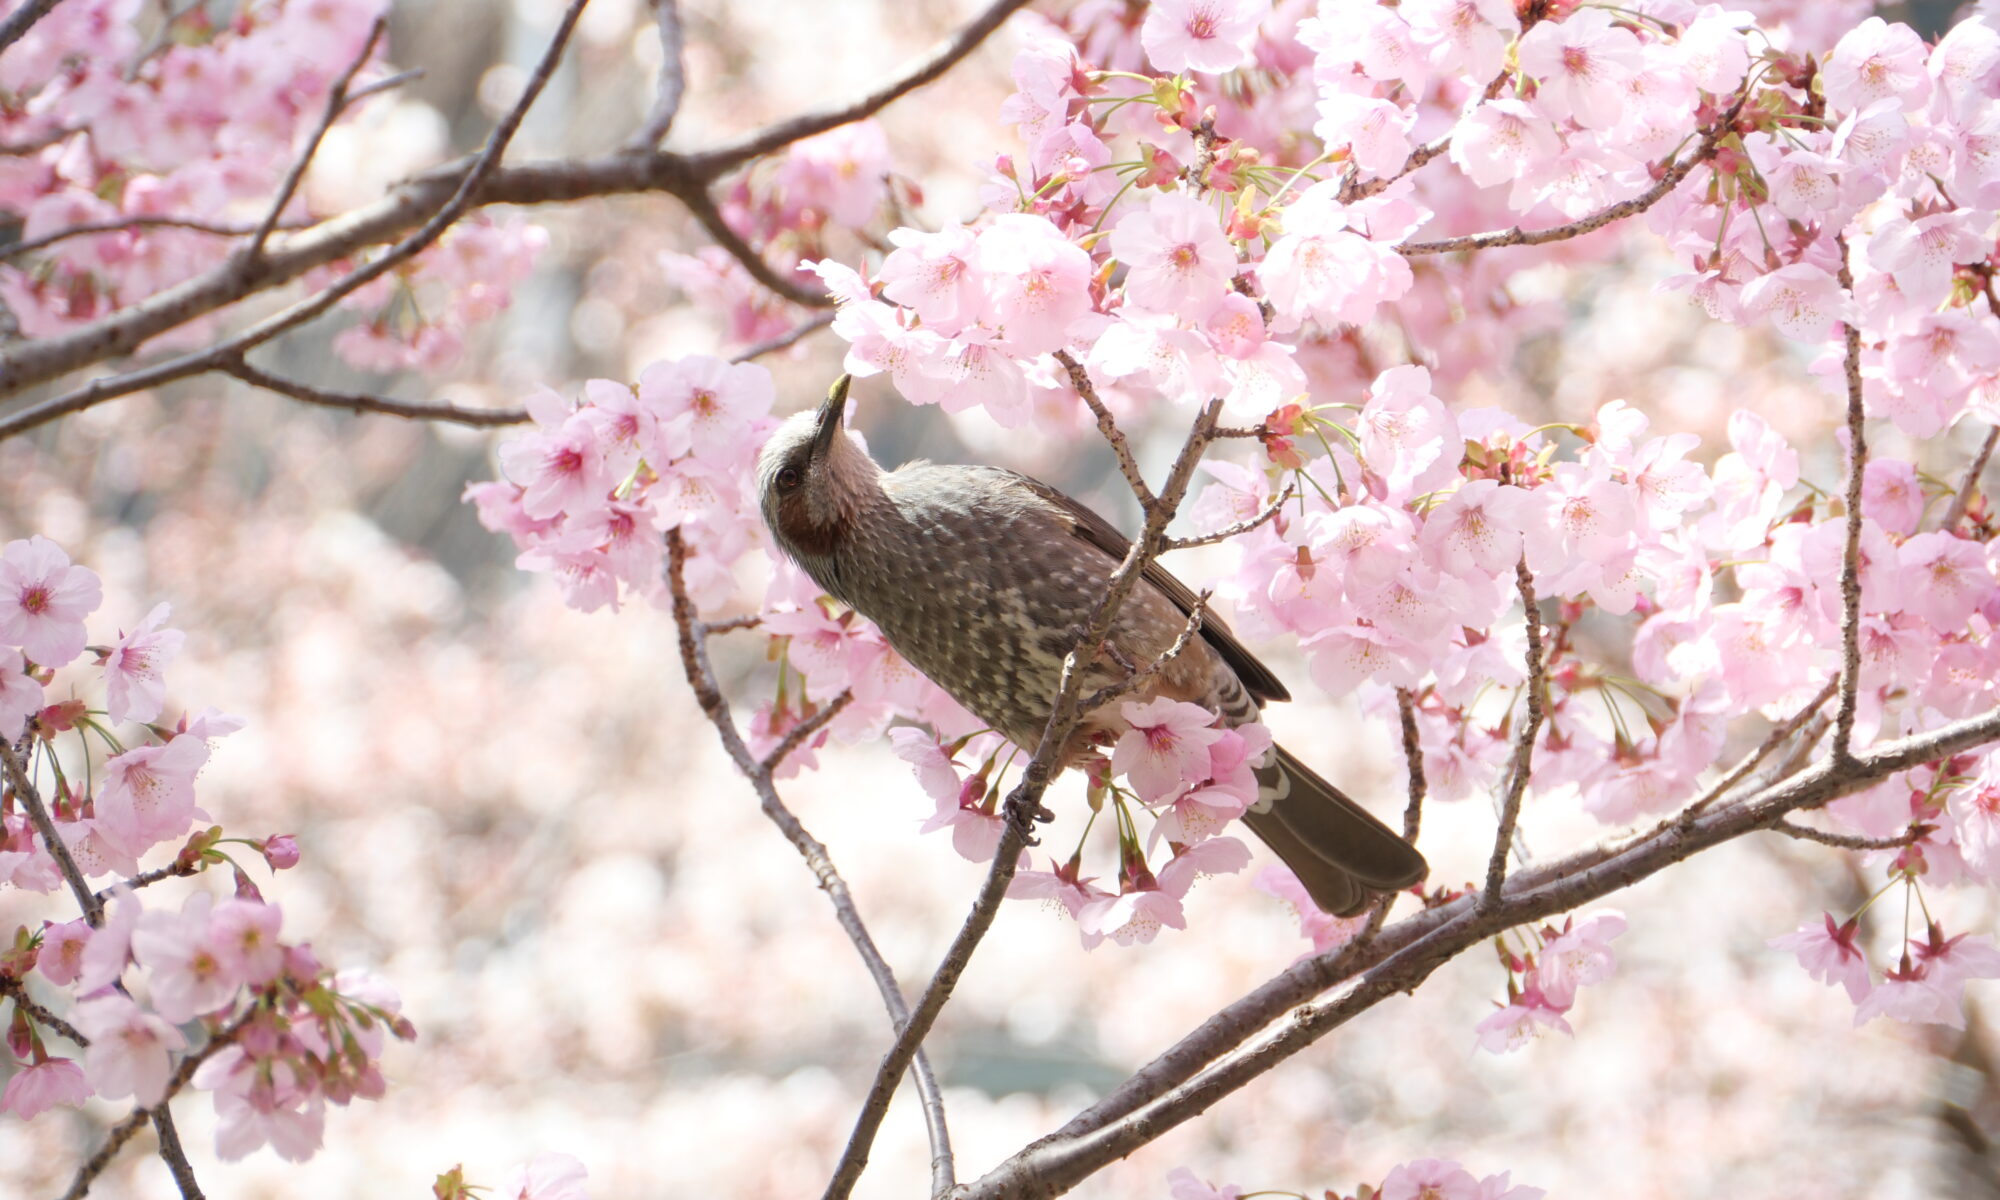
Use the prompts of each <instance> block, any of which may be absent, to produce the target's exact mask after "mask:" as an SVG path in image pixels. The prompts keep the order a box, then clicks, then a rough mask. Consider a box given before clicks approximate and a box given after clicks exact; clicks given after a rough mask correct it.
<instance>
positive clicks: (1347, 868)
mask: <svg viewBox="0 0 2000 1200" xmlns="http://www.w3.org/2000/svg"><path fill="white" fill-rule="evenodd" d="M1257 788H1258V798H1257V804H1256V806H1255V807H1253V808H1252V809H1251V811H1250V812H1248V813H1245V814H1244V816H1243V823H1244V824H1246V825H1248V826H1249V827H1250V832H1252V833H1254V834H1256V835H1257V836H1258V837H1259V838H1260V839H1262V840H1263V842H1264V844H1265V845H1267V846H1269V847H1270V848H1271V849H1272V850H1274V851H1276V852H1277V855H1278V857H1279V858H1281V859H1283V860H1284V863H1285V865H1286V866H1288V867H1290V868H1291V869H1292V874H1294V875H1297V876H1298V877H1299V882H1300V883H1303V884H1304V885H1305V888H1306V892H1307V893H1308V894H1309V895H1311V896H1312V898H1313V902H1314V903H1316V904H1318V905H1319V906H1320V907H1321V908H1323V909H1325V910H1326V911H1328V912H1330V913H1333V914H1335V915H1337V916H1343V917H1351V916H1353V915H1354V914H1356V913H1358V912H1360V911H1361V910H1362V909H1364V908H1366V907H1368V901H1369V898H1370V897H1371V896H1372V895H1373V894H1374V893H1377V892H1393V891H1397V890H1400V889H1402V888H1406V887H1409V886H1410V885H1411V884H1413V883H1415V882H1416V881H1417V880H1419V879H1422V878H1423V877H1424V875H1425V873H1426V872H1428V871H1429V870H1430V865H1429V864H1428V863H1426V862H1425V861H1424V856H1423V855H1421V854H1419V853H1417V850H1416V847H1414V846H1412V845H1410V844H1409V843H1408V842H1406V841H1404V840H1403V839H1402V838H1401V837H1399V836H1398V835H1397V834H1396V832H1395V831H1394V830H1392V829H1390V828H1389V827H1388V826H1387V825H1384V824H1383V823H1382V822H1380V821H1378V820H1376V819H1375V818H1374V817H1373V816H1372V815H1370V814H1369V812H1368V810H1367V809H1365V808H1362V807H1361V806H1360V805H1359V804H1356V803H1355V802H1354V801H1352V800H1350V799H1348V798H1347V796H1346V795H1344V794H1343V793H1342V792H1341V790H1340V789H1339V788H1337V787H1335V786H1333V785H1332V784H1330V783H1328V782H1327V781H1326V780H1324V779H1321V778H1320V777H1319V776H1318V775H1316V774H1314V773H1313V770H1312V768H1310V767H1308V766H1306V765H1305V764H1304V763H1302V762H1300V761H1299V760H1298V759H1296V758H1293V757H1292V756H1291V754H1290V753H1289V752H1287V751H1286V750H1285V749H1284V747H1282V746H1280V747H1278V749H1277V755H1276V757H1275V758H1274V759H1273V760H1272V761H1271V763H1270V765H1268V766H1264V767H1259V768H1258V769H1257Z"/></svg>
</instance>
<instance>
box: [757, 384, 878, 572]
mask: <svg viewBox="0 0 2000 1200" xmlns="http://www.w3.org/2000/svg"><path fill="white" fill-rule="evenodd" d="M851 382H852V378H851V377H850V376H847V375H842V376H841V377H840V378H839V379H836V380H835V381H834V383H833V387H832V389H830V390H829V391H828V392H827V394H826V399H825V400H824V401H822V402H821V403H820V406H819V407H818V408H817V409H813V410H810V411H807V412H801V413H794V414H793V415H792V416H791V417H790V418H788V419H787V420H786V421H785V423H784V424H782V425H780V426H778V428H777V430H776V431H775V432H773V433H772V434H771V440H770V441H768V442H766V443H764V452H763V454H761V455H760V456H759V457H758V459H757V498H758V502H759V503H760V505H761V506H762V507H763V510H764V523H765V524H766V525H768V526H770V528H771V534H772V536H773V537H775V538H776V539H777V540H778V545H779V546H781V547H783V548H784V550H785V552H786V553H787V554H789V555H791V556H792V558H793V559H794V560H795V561H797V562H799V563H800V564H801V565H802V566H807V567H808V568H810V566H811V561H810V560H813V559H823V558H825V557H827V556H828V555H830V554H832V553H833V551H834V550H835V548H836V547H837V546H838V545H839V543H840V541H841V540H842V538H844V537H845V536H846V535H847V532H848V529H849V528H850V526H851V525H852V523H853V521H854V519H855V517H856V516H857V515H858V514H859V513H860V512H861V510H862V508H863V506H864V505H865V504H866V503H867V502H868V501H869V499H870V498H871V497H877V496H880V495H881V494H882V485H881V482H880V480H879V478H878V477H879V476H880V475H881V468H879V467H877V466H876V465H875V460H874V459H872V458H869V457H868V452H867V451H866V450H863V449H862V448H861V446H860V445H859V443H857V442H856V441H855V440H854V439H853V438H851V437H849V436H848V435H847V431H846V430H845V429H844V428H842V426H841V418H842V416H843V414H845V413H846V411H847V389H848V385H849V384H850V383H851Z"/></svg>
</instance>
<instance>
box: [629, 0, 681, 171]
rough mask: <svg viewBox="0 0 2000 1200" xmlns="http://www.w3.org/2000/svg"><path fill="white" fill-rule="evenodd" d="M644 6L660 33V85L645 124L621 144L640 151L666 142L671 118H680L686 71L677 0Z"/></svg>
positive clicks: (651, 0)
mask: <svg viewBox="0 0 2000 1200" xmlns="http://www.w3.org/2000/svg"><path fill="white" fill-rule="evenodd" d="M647 4H648V7H650V8H651V9H652V10H653V25H654V27H655V28H657V29H658V30H659V31H660V86H659V89H658V90H657V91H656V92H655V93H654V95H653V109H652V111H651V112H650V113H648V114H647V116H646V123H645V124H644V125H643V126H641V127H640V128H639V132H637V133H635V134H633V135H632V140H631V141H629V142H627V143H626V144H625V146H626V149H628V150H636V151H642V152H643V151H646V150H651V149H652V148H653V147H655V146H658V145H659V144H660V143H661V142H664V141H666V140H667V134H668V133H669V132H671V131H672V129H673V127H674V118H675V117H676V116H679V115H680V111H681V96H682V95H683V94H684V93H685V92H686V91H687V72H686V70H685V68H684V67H683V64H682V62H681V40H682V38H681V6H680V0H647Z"/></svg>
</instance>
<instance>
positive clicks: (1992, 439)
mask: <svg viewBox="0 0 2000 1200" xmlns="http://www.w3.org/2000/svg"><path fill="white" fill-rule="evenodd" d="M1996 442H2000V425H1995V426H1994V427H1993V428H1991V429H1989V430H1987V431H1986V440H1985V441H1983V442H1981V443H1980V444H1979V452H1978V453H1977V454H1974V455H1973V456H1972V462H1971V464H1970V465H1968V466H1967V467H1966V468H1965V479H1964V481H1963V482H1962V483H1960V484H1959V485H1958V491H1957V492H1955V493H1953V495H1952V498H1951V507H1950V508H1948V509H1946V510H1945V514H1944V521H1943V522H1942V523H1940V524H1939V525H1938V528H1939V529H1942V530H1944V531H1946V532H1947V533H1949V532H1950V531H1951V530H1954V529H1957V528H1958V523H1959V522H1960V521H1962V520H1964V519H1965V510H1966V509H1967V508H1970V507H1971V506H1972V495H1973V493H1974V492H1977V491H1978V490H1979V477H1980V476H1981V475H1984V474H1986V463H1987V460H1989V459H1991V458H1992V457H1993V446H1994V444H1995V443H1996Z"/></svg>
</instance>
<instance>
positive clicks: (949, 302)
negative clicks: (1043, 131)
mask: <svg viewBox="0 0 2000 1200" xmlns="http://www.w3.org/2000/svg"><path fill="white" fill-rule="evenodd" d="M1129 220H1130V218H1127V221H1128V222H1129ZM889 241H890V242H892V243H894V245H895V246H896V249H895V250H893V251H891V252H890V253H889V256H888V257H887V258H885V259H883V260H882V268H881V270H880V272H878V277H879V278H880V279H881V281H882V294H883V295H884V296H886V297H887V298H889V299H890V300H893V301H895V302H896V303H898V304H900V305H903V306H904V307H906V308H909V309H912V310H914V311H915V312H916V314H917V315H918V316H920V317H922V318H923V320H924V325H925V326H926V327H928V328H929V329H931V330H933V331H935V332H936V333H939V334H941V335H943V336H945V337H950V336H952V335H953V334H955V333H957V332H958V331H959V330H961V329H963V328H965V327H966V326H967V325H970V324H972V323H973V322H974V321H976V320H978V319H979V316H980V312H981V307H982V305H983V304H984V303H985V285H984V281H983V280H982V279H981V277H980V274H979V271H978V268H977V267H976V266H974V252H975V249H976V247H977V240H976V238H975V236H974V234H973V232H972V231H971V230H970V229H967V228H965V227H964V226H962V225H951V226H948V227H946V228H944V229H940V230H938V231H937V232H936V233H923V232H920V231H918V230H915V229H897V230H895V231H893V232H891V233H890V234H889Z"/></svg>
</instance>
